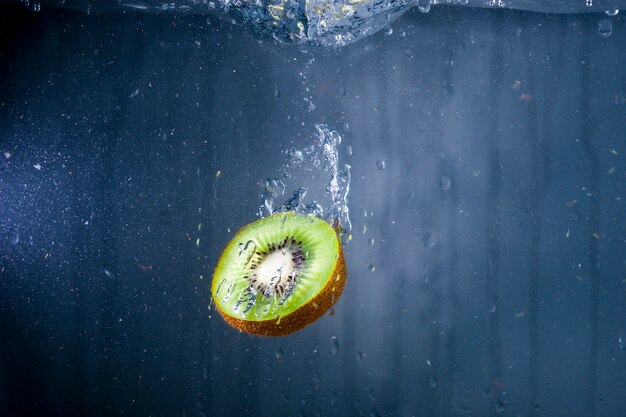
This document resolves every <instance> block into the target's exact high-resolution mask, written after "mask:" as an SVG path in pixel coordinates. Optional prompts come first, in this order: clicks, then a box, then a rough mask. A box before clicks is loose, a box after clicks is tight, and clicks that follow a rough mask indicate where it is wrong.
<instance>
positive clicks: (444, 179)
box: [440, 175, 452, 191]
mask: <svg viewBox="0 0 626 417" xmlns="http://www.w3.org/2000/svg"><path fill="white" fill-rule="evenodd" d="M440 183H441V189H442V190H443V191H448V190H449V189H450V187H451V186H452V181H450V178H449V177H448V176H447V175H442V176H441V180H440Z"/></svg>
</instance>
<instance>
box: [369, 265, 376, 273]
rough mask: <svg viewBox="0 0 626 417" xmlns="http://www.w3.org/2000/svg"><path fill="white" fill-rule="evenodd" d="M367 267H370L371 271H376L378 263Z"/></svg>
mask: <svg viewBox="0 0 626 417" xmlns="http://www.w3.org/2000/svg"><path fill="white" fill-rule="evenodd" d="M367 269H369V270H370V272H374V271H376V265H374V264H370V266H369V267H368V268H367Z"/></svg>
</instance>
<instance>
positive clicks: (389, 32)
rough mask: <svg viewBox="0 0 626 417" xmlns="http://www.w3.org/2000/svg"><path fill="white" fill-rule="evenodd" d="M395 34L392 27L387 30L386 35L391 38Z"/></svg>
mask: <svg viewBox="0 0 626 417" xmlns="http://www.w3.org/2000/svg"><path fill="white" fill-rule="evenodd" d="M392 34H393V29H392V28H391V27H388V28H387V29H385V35H387V36H389V35H392Z"/></svg>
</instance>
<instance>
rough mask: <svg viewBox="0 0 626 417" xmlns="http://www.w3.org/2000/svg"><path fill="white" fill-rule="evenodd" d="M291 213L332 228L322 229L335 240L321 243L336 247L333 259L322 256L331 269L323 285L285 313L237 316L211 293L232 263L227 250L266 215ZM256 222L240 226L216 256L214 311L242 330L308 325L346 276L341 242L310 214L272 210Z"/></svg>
mask: <svg viewBox="0 0 626 417" xmlns="http://www.w3.org/2000/svg"><path fill="white" fill-rule="evenodd" d="M292 216H302V217H308V218H310V221H311V223H313V222H320V224H321V223H323V224H324V225H325V227H328V229H330V230H331V231H332V233H330V234H328V233H326V235H327V236H328V237H330V238H332V239H334V240H335V242H325V245H328V244H329V243H330V245H331V247H333V248H334V249H336V255H334V251H332V253H333V257H334V259H331V260H326V261H329V262H330V263H331V268H332V269H330V268H329V269H328V270H330V271H331V272H330V273H329V274H328V276H327V277H326V280H325V281H323V286H321V287H320V288H319V290H318V291H317V293H316V294H315V295H314V296H313V297H312V298H310V299H308V300H305V302H303V303H302V304H301V305H298V306H297V308H295V309H293V308H291V309H290V310H291V311H290V312H289V313H287V314H285V315H281V316H275V317H271V318H268V319H263V320H255V319H253V318H249V317H244V318H242V317H237V316H236V314H233V313H232V311H227V310H232V308H229V307H228V305H226V306H224V305H222V303H220V300H219V298H217V297H215V294H216V290H217V289H218V285H219V284H220V283H219V282H218V279H219V277H220V276H222V275H223V274H224V273H225V271H226V270H227V269H228V268H229V266H230V265H229V264H232V259H228V256H227V254H228V253H232V250H233V246H235V245H237V244H238V243H239V242H240V241H241V240H242V239H241V238H240V237H241V236H243V235H245V233H247V232H248V231H250V230H251V229H250V228H254V227H255V224H256V223H257V222H260V221H264V220H266V221H267V219H270V221H272V219H271V218H272V217H273V218H275V219H274V220H280V221H282V222H283V223H284V222H285V220H291V219H292ZM257 222H253V223H251V224H249V225H247V226H245V227H243V228H242V229H241V230H240V231H239V232H237V234H236V235H235V237H234V238H233V239H232V240H231V241H230V243H229V244H228V245H227V247H226V249H224V252H223V253H222V256H221V257H220V260H219V261H218V263H217V266H216V268H215V272H214V275H213V284H212V294H213V296H214V302H215V306H216V308H217V310H218V312H219V313H220V315H221V316H222V317H223V319H224V320H225V321H226V322H227V323H228V324H230V325H231V326H233V327H234V328H236V329H238V330H240V331H242V332H247V333H251V334H255V335H262V336H284V335H287V334H290V333H293V332H295V331H297V330H300V329H302V328H304V327H306V326H308V325H309V324H311V323H313V322H315V321H317V320H318V319H319V318H320V317H321V316H322V315H324V313H325V312H326V311H327V310H328V309H329V308H330V307H332V306H333V305H334V304H335V303H336V302H337V300H338V299H339V297H340V295H341V293H342V291H343V287H344V285H345V280H346V266H345V260H344V256H343V251H342V248H341V242H340V240H339V237H338V236H337V233H336V232H335V231H334V230H333V229H332V227H331V226H330V225H329V224H328V223H326V222H324V221H323V220H321V219H318V218H316V217H313V216H308V215H303V214H296V213H293V212H285V213H278V214H275V215H273V216H270V218H265V219H261V220H257ZM331 236H332V237H331ZM231 257H232V256H231ZM324 269H326V268H324ZM320 281H322V280H320ZM300 301H303V298H302V297H300Z"/></svg>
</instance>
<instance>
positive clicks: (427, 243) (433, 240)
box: [422, 233, 437, 249]
mask: <svg viewBox="0 0 626 417" xmlns="http://www.w3.org/2000/svg"><path fill="white" fill-rule="evenodd" d="M422 243H423V244H424V247H425V248H426V249H430V248H432V247H433V246H435V245H436V244H437V235H436V234H434V233H424V236H422Z"/></svg>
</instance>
